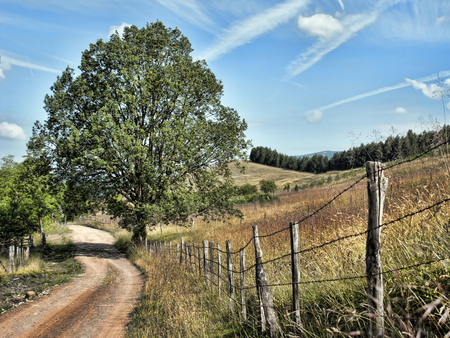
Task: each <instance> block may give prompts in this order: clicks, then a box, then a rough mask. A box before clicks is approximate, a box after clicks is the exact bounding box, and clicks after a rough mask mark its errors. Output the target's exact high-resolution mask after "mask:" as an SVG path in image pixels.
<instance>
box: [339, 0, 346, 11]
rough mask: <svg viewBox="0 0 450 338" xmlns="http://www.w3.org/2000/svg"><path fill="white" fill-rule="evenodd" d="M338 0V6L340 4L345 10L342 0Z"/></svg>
mask: <svg viewBox="0 0 450 338" xmlns="http://www.w3.org/2000/svg"><path fill="white" fill-rule="evenodd" d="M338 2H339V6H341V9H342V10H343V11H345V6H344V2H343V1H342V0H338Z"/></svg>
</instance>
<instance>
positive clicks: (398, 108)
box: [394, 107, 408, 114]
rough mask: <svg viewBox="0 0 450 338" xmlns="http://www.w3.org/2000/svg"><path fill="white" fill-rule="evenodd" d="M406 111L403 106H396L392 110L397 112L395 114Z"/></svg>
mask: <svg viewBox="0 0 450 338" xmlns="http://www.w3.org/2000/svg"><path fill="white" fill-rule="evenodd" d="M407 112H408V111H407V110H406V109H405V108H403V107H397V108H396V109H395V110H394V113H397V114H406V113H407Z"/></svg>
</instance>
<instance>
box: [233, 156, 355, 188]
mask: <svg viewBox="0 0 450 338" xmlns="http://www.w3.org/2000/svg"><path fill="white" fill-rule="evenodd" d="M242 165H244V166H245V173H244V174H242V173H240V172H239V171H238V170H237V169H236V167H235V166H233V165H231V166H230V169H231V171H232V173H233V178H234V181H235V184H236V185H237V186H241V185H244V184H247V183H249V184H252V185H256V186H258V187H259V182H260V181H261V180H269V181H274V182H275V184H276V185H277V187H278V189H279V190H281V189H283V187H284V186H285V185H286V184H287V183H289V184H290V185H291V188H293V187H294V186H295V185H296V184H297V185H299V186H302V185H303V184H308V185H309V184H310V183H311V181H319V180H320V179H321V178H324V179H325V181H326V180H327V178H328V176H331V177H332V179H333V182H334V179H335V177H336V174H338V173H339V175H340V176H342V175H343V174H344V173H345V172H350V170H347V171H329V172H327V173H322V174H311V173H307V172H300V171H295V170H286V169H281V168H275V167H270V166H266V165H263V164H258V163H252V162H244V163H242ZM342 181H345V180H342ZM342 181H340V182H341V183H342Z"/></svg>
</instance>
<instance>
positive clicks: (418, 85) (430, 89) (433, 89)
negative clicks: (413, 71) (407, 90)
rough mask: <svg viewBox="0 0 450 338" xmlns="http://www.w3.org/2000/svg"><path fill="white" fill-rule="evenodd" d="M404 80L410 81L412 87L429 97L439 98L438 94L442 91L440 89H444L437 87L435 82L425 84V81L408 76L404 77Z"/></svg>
mask: <svg viewBox="0 0 450 338" xmlns="http://www.w3.org/2000/svg"><path fill="white" fill-rule="evenodd" d="M405 80H406V82H408V83H410V84H411V85H412V86H413V87H414V89H416V90H421V91H422V93H423V94H424V95H425V96H426V97H428V98H430V99H440V98H441V95H440V94H441V93H442V91H444V90H445V89H444V88H442V87H439V86H438V85H437V84H435V83H432V84H431V85H427V84H426V83H423V82H421V81H417V80H411V79H408V78H406V79H405Z"/></svg>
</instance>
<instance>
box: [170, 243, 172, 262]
mask: <svg viewBox="0 0 450 338" xmlns="http://www.w3.org/2000/svg"><path fill="white" fill-rule="evenodd" d="M169 257H170V258H172V241H170V242H169Z"/></svg>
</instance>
